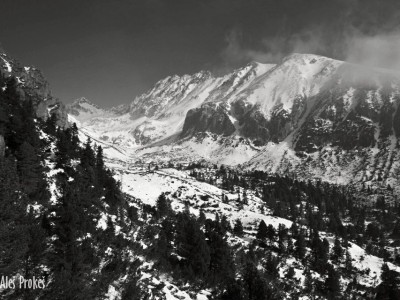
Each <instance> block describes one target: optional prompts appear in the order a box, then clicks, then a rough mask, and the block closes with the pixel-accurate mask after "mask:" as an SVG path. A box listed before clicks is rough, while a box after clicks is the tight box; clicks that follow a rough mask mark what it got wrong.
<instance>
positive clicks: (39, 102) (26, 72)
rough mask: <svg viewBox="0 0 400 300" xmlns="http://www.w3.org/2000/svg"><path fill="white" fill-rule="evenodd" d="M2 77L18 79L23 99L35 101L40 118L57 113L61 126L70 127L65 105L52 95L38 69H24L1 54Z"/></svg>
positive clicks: (0, 70) (0, 73)
mask: <svg viewBox="0 0 400 300" xmlns="http://www.w3.org/2000/svg"><path fill="white" fill-rule="evenodd" d="M0 76H3V77H5V78H7V77H10V76H13V77H15V78H16V79H17V81H18V87H19V93H20V95H21V96H22V99H24V98H27V97H28V96H29V98H30V99H32V100H33V104H34V106H35V108H36V112H37V116H38V117H39V118H43V119H46V118H47V117H48V116H49V115H50V114H52V113H55V114H56V115H57V119H58V124H59V125H60V126H63V127H64V126H67V125H68V122H67V118H68V115H67V112H66V110H65V106H64V104H63V103H62V102H60V101H59V100H58V99H57V98H54V97H53V96H52V95H51V92H50V89H49V84H48V83H47V81H46V79H45V78H44V76H43V75H42V73H41V72H40V71H39V70H38V69H36V68H34V67H22V66H21V65H20V64H19V63H18V62H17V61H15V60H14V59H12V58H10V57H9V56H8V55H7V54H5V53H3V52H0Z"/></svg>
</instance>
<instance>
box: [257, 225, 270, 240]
mask: <svg viewBox="0 0 400 300" xmlns="http://www.w3.org/2000/svg"><path fill="white" fill-rule="evenodd" d="M267 236H268V228H267V224H265V222H264V220H261V222H260V225H258V230H257V235H256V237H257V238H258V239H260V240H265V239H266V238H267Z"/></svg>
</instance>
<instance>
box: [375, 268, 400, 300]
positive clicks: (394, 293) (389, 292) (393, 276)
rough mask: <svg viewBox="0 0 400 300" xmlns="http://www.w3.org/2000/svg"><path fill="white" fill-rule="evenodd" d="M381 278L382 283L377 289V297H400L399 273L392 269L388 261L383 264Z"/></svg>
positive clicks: (384, 298) (383, 298) (385, 299)
mask: <svg viewBox="0 0 400 300" xmlns="http://www.w3.org/2000/svg"><path fill="white" fill-rule="evenodd" d="M381 279H382V283H381V284H380V285H379V286H378V287H377V289H376V296H375V299H377V300H378V299H379V300H381V299H382V300H389V299H400V286H399V283H400V280H399V274H398V273H397V272H395V271H392V270H390V269H389V266H388V265H387V264H386V263H384V264H383V265H382V273H381Z"/></svg>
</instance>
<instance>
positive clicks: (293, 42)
mask: <svg viewBox="0 0 400 300" xmlns="http://www.w3.org/2000/svg"><path fill="white" fill-rule="evenodd" d="M225 42H226V47H225V48H224V49H223V51H222V53H221V55H222V58H223V61H224V63H225V65H226V66H229V65H232V66H236V65H240V64H243V63H246V62H248V61H257V62H261V63H278V62H280V61H281V60H282V58H284V57H285V56H287V55H288V54H290V53H295V52H296V53H324V52H326V50H327V46H326V43H324V42H323V30H322V29H317V28H315V29H308V30H304V31H302V32H300V33H296V34H292V35H290V36H289V37H286V36H284V35H276V36H274V37H268V38H263V39H262V40H261V41H259V43H258V44H257V46H256V47H254V45H253V46H250V45H246V42H245V41H244V37H243V34H242V32H241V31H240V30H238V29H234V30H232V31H230V32H229V34H228V35H227V36H226V39H225Z"/></svg>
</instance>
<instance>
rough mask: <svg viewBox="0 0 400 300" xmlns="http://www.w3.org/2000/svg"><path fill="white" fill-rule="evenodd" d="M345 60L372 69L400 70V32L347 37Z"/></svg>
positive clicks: (357, 34)
mask: <svg viewBox="0 0 400 300" xmlns="http://www.w3.org/2000/svg"><path fill="white" fill-rule="evenodd" d="M346 44H347V45H346V48H347V49H346V57H345V60H346V61H349V62H353V63H357V64H362V65H366V66H370V67H381V68H388V69H395V70H400V31H394V32H389V33H380V34H374V35H365V34H359V33H356V34H354V35H352V36H349V37H347V41H346Z"/></svg>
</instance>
